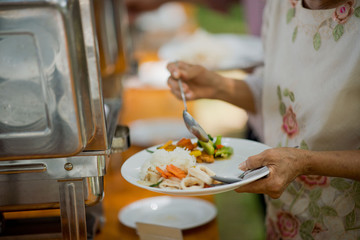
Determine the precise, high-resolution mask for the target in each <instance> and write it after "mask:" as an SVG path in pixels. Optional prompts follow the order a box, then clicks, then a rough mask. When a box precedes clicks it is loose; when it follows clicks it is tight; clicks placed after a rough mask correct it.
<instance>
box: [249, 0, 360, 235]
mask: <svg viewBox="0 0 360 240" xmlns="http://www.w3.org/2000/svg"><path fill="white" fill-rule="evenodd" d="M359 3H360V1H359V0H358V2H356V1H355V0H349V1H343V3H342V5H340V6H338V7H337V8H334V9H326V10H310V9H306V8H304V7H303V5H302V2H301V1H300V0H299V1H295V0H268V2H267V6H266V9H265V13H264V14H265V15H264V26H263V39H264V49H265V66H264V68H263V71H262V72H261V73H262V76H263V77H262V84H261V86H262V91H261V92H260V93H259V91H258V90H256V89H255V87H258V86H259V84H258V83H256V81H254V82H251V81H250V80H248V82H249V85H250V88H251V89H253V91H254V95H255V96H257V95H259V99H260V97H261V99H262V100H260V101H258V104H257V106H258V107H259V109H262V116H263V119H264V121H263V122H264V124H263V128H264V129H263V132H264V141H265V143H266V144H267V145H269V146H272V147H295V146H299V147H300V148H303V149H309V150H314V151H318V150H319V151H326V150H352V149H359V147H360V4H359ZM324 164H326V162H324ZM267 206H268V210H267V211H268V212H267V218H266V225H267V237H268V239H304V240H305V239H306V240H308V239H328V240H330V239H331V240H332V239H339V240H340V239H341V240H345V239H354V240H359V239H360V182H358V181H353V180H350V179H343V178H332V177H326V176H300V177H298V178H297V179H296V180H295V181H294V182H292V183H291V184H290V185H289V187H288V188H287V189H286V190H285V192H284V193H283V194H282V196H281V197H280V198H279V199H271V198H267Z"/></svg>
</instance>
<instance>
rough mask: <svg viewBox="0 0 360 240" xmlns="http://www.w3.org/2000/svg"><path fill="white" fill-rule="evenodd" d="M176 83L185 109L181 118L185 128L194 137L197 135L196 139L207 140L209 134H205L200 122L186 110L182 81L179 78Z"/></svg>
mask: <svg viewBox="0 0 360 240" xmlns="http://www.w3.org/2000/svg"><path fill="white" fill-rule="evenodd" d="M178 83H179V87H180V92H181V97H182V100H183V102H184V107H185V109H184V111H183V118H184V122H185V125H186V127H187V129H188V130H189V132H191V133H192V134H193V135H194V136H195V137H197V139H199V140H200V141H203V142H208V141H209V136H208V135H207V133H206V132H205V131H204V129H203V128H202V127H201V126H200V124H199V123H197V122H196V121H195V119H194V118H193V116H191V115H190V113H189V112H188V111H187V105H186V99H185V94H184V90H183V88H182V83H181V80H180V79H178Z"/></svg>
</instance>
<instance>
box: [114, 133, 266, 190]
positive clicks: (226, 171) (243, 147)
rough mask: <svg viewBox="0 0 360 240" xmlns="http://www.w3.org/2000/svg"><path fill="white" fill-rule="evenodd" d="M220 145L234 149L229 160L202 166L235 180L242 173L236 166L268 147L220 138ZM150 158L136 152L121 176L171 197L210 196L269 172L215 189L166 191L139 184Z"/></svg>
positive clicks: (257, 143)
mask: <svg viewBox="0 0 360 240" xmlns="http://www.w3.org/2000/svg"><path fill="white" fill-rule="evenodd" d="M221 142H222V144H223V145H225V146H231V147H233V148H234V153H233V155H232V156H231V157H230V158H229V159H224V160H217V161H215V162H214V163H211V164H206V163H205V164H204V165H206V166H207V167H208V168H210V169H211V170H213V171H214V172H215V173H216V175H219V176H223V177H232V178H235V177H237V176H239V175H240V174H241V173H242V172H243V171H241V170H240V169H239V168H238V166H239V164H240V163H241V162H243V161H245V160H246V159H247V158H248V157H249V156H252V155H256V154H258V153H260V152H262V151H264V150H265V149H268V148H270V147H268V146H266V145H264V144H262V143H259V142H255V141H250V140H246V139H239V138H222V141H221ZM157 147H158V146H154V147H151V148H149V150H152V151H155V150H156V148H157ZM150 157H151V153H149V152H147V151H146V150H143V151H141V152H138V153H136V154H134V155H133V156H131V157H130V158H128V159H127V160H126V161H125V163H124V164H123V165H122V167H121V174H122V176H123V177H124V178H125V180H126V181H128V182H129V183H131V184H133V185H135V186H138V187H141V188H144V189H147V190H150V191H153V192H159V193H166V194H171V195H182V196H200V195H211V194H217V193H221V192H226V191H230V190H234V189H236V188H238V187H240V186H242V185H245V184H248V183H251V182H253V181H255V180H258V179H259V178H262V177H264V176H266V175H268V174H269V171H268V170H266V171H262V172H259V174H257V175H253V176H251V177H248V178H246V179H244V180H243V181H240V182H236V183H232V184H226V185H220V186H216V187H209V188H203V189H190V190H166V189H161V188H156V187H148V186H145V185H143V184H140V183H139V181H140V178H139V174H140V168H141V166H142V164H143V163H144V162H145V161H146V160H147V159H149V158H150Z"/></svg>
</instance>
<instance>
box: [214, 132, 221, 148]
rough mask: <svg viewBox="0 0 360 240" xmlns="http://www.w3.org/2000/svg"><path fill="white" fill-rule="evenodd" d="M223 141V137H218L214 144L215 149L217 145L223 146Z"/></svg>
mask: <svg viewBox="0 0 360 240" xmlns="http://www.w3.org/2000/svg"><path fill="white" fill-rule="evenodd" d="M221 139H222V136H221V135H219V136H217V137H216V141H215V142H214V148H216V146H217V145H221Z"/></svg>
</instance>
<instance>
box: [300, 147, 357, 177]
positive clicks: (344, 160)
mask: <svg viewBox="0 0 360 240" xmlns="http://www.w3.org/2000/svg"><path fill="white" fill-rule="evenodd" d="M302 172H303V174H305V175H323V176H332V177H343V178H350V179H354V180H357V181H360V150H353V151H308V152H307V154H306V156H305V158H304V161H303V167H302Z"/></svg>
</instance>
